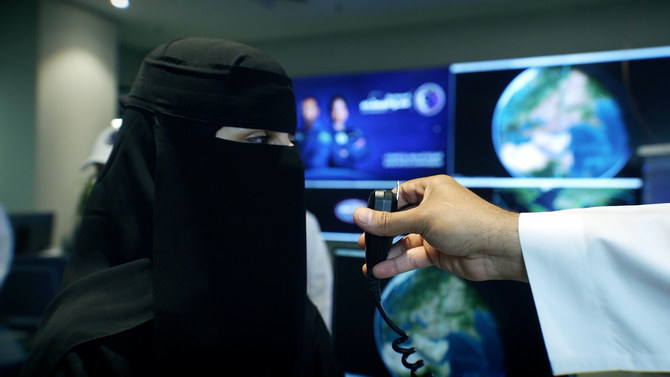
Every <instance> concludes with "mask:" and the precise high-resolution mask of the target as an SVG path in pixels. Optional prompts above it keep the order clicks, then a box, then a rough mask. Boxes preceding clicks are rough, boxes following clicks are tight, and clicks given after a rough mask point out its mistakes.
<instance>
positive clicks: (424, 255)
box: [354, 175, 528, 281]
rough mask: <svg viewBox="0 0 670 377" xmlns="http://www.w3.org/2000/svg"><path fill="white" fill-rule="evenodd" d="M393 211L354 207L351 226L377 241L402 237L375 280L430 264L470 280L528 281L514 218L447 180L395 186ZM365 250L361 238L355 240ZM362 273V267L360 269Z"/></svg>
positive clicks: (442, 177) (430, 179)
mask: <svg viewBox="0 0 670 377" xmlns="http://www.w3.org/2000/svg"><path fill="white" fill-rule="evenodd" d="M410 205H415V206H414V207H412V208H410V209H406V210H400V211H398V212H393V213H390V212H380V211H373V210H371V209H368V208H358V209H357V210H356V212H355V213H354V221H355V222H356V224H357V225H358V226H359V227H360V228H361V229H363V230H364V231H366V232H370V233H373V234H376V235H380V236H396V235H400V234H407V236H405V237H404V238H403V239H402V240H400V241H399V242H397V243H396V244H395V245H393V247H392V248H391V250H390V252H389V257H388V259H387V260H386V261H384V262H382V263H379V264H378V265H376V266H375V267H374V275H375V276H376V277H378V278H387V277H391V276H394V275H397V274H399V273H402V272H406V271H409V270H413V269H417V268H422V267H427V266H431V265H435V266H437V267H439V268H441V269H444V270H447V271H449V272H451V273H453V274H456V275H458V276H461V277H463V278H466V279H470V280H492V279H511V280H520V281H528V276H527V275H526V269H525V266H524V263H523V257H522V254H521V245H520V243H519V234H518V217H519V215H518V214H517V213H514V212H510V211H507V210H504V209H502V208H499V207H497V206H495V205H493V204H491V203H489V202H487V201H485V200H484V199H482V198H480V197H479V196H477V195H476V194H475V193H473V192H472V191H470V190H468V189H467V188H465V187H463V186H461V185H460V184H459V183H458V182H456V180H454V179H453V178H452V177H449V176H447V175H436V176H432V177H426V178H419V179H414V180H411V181H407V182H405V183H403V184H402V185H400V195H399V199H398V208H403V207H404V206H410ZM359 245H360V246H361V248H365V238H364V237H363V236H361V237H360V238H359ZM363 268H364V270H365V268H366V267H365V266H364V267H363Z"/></svg>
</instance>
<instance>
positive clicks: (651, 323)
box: [519, 204, 670, 374]
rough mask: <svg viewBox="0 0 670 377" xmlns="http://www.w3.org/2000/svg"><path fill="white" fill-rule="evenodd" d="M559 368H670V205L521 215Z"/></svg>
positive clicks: (533, 281)
mask: <svg viewBox="0 0 670 377" xmlns="http://www.w3.org/2000/svg"><path fill="white" fill-rule="evenodd" d="M519 237H520V240H521V248H522V252H523V257H524V261H525V263H526V269H527V271H528V279H529V282H530V287H531V290H532V292H533V298H534V300H535V306H536V308H537V312H538V316H539V319H540V325H541V328H542V334H543V336H544V341H545V344H546V346H547V352H548V354H549V360H550V361H551V365H552V369H553V372H554V374H569V373H578V372H591V371H603V370H633V371H670V204H653V205H640V206H621V207H596V208H589V209H574V210H564V211H556V212H540V213H524V214H521V216H520V217H519Z"/></svg>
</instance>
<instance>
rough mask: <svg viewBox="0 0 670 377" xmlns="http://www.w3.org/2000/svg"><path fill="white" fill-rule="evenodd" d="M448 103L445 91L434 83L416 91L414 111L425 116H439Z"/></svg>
mask: <svg viewBox="0 0 670 377" xmlns="http://www.w3.org/2000/svg"><path fill="white" fill-rule="evenodd" d="M446 102H447V96H446V95H445V94H444V89H442V87H441V86H440V85H438V84H436V83H434V82H427V83H425V84H422V85H421V86H419V87H418V88H417V89H416V90H415V91H414V109H416V111H417V112H418V113H419V114H421V115H423V116H427V117H429V116H433V115H437V114H438V113H439V112H440V111H442V109H443V108H444V105H445V103H446Z"/></svg>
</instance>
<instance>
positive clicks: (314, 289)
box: [306, 212, 334, 331]
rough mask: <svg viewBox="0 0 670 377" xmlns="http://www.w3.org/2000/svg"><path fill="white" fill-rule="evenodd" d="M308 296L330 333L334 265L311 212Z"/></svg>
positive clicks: (307, 217)
mask: <svg viewBox="0 0 670 377" xmlns="http://www.w3.org/2000/svg"><path fill="white" fill-rule="evenodd" d="M306 227H307V229H306V230H307V296H309V298H310V299H311V300H312V302H313V303H314V306H316V308H317V309H318V310H319V313H320V314H321V318H323V321H324V322H325V323H326V327H327V328H328V331H331V328H332V325H331V323H332V307H333V274H334V273H333V264H332V262H331V260H330V253H329V252H328V246H327V245H326V241H324V239H323V236H322V235H321V227H320V226H319V222H318V220H317V219H316V217H315V216H314V215H313V214H312V213H311V212H306Z"/></svg>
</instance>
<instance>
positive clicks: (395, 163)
mask: <svg viewBox="0 0 670 377" xmlns="http://www.w3.org/2000/svg"><path fill="white" fill-rule="evenodd" d="M448 77H449V72H448V68H446V67H445V68H430V69H420V70H406V71H396V72H373V73H358V74H347V75H329V76H315V77H302V78H296V79H294V90H295V94H296V100H297V103H296V106H297V113H298V119H299V121H298V131H297V134H296V144H297V146H298V148H299V149H300V152H301V155H302V158H303V162H304V163H305V169H306V170H305V178H306V180H307V182H308V183H309V182H314V181H325V182H327V183H328V184H335V185H338V184H339V185H340V186H341V187H351V186H350V185H351V183H352V182H355V181H364V180H367V181H379V180H392V181H395V180H407V179H411V178H416V177H420V176H425V175H432V174H438V173H444V172H446V166H447V162H448V158H449V150H448V148H447V145H448V142H449V130H448V128H447V120H448V117H447V103H448V98H447V87H448V82H447V81H448Z"/></svg>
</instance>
